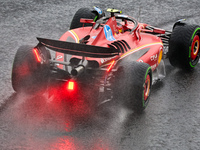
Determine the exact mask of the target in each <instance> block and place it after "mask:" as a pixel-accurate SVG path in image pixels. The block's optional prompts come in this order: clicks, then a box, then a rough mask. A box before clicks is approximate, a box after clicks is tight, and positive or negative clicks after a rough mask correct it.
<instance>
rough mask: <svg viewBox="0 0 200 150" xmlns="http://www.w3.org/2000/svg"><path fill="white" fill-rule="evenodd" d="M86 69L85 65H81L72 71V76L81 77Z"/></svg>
mask: <svg viewBox="0 0 200 150" xmlns="http://www.w3.org/2000/svg"><path fill="white" fill-rule="evenodd" d="M84 70H85V67H84V66H83V65H79V66H78V67H76V68H74V69H72V71H71V75H73V76H79V75H80V74H81V73H82V72H84Z"/></svg>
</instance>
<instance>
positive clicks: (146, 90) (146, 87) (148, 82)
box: [144, 74, 151, 101]
mask: <svg viewBox="0 0 200 150" xmlns="http://www.w3.org/2000/svg"><path fill="white" fill-rule="evenodd" d="M150 87H151V79H150V75H149V74H148V75H147V77H146V80H145V85H144V101H146V100H147V98H148V97H149V94H150Z"/></svg>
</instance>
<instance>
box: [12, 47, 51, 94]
mask: <svg viewBox="0 0 200 150" xmlns="http://www.w3.org/2000/svg"><path fill="white" fill-rule="evenodd" d="M33 50H34V47H32V46H27V45H25V46H21V47H20V48H19V49H18V50H17V53H16V55H15V59H14V62H13V68H12V87H13V89H14V90H15V91H16V92H26V93H35V92H38V91H44V90H46V88H47V84H48V79H49V70H50V69H49V58H50V55H49V52H48V51H47V50H46V49H45V48H44V47H40V49H38V48H37V50H38V54H39V57H40V59H41V62H38V61H37V57H36V56H35V54H34V51H33Z"/></svg>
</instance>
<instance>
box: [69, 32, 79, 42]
mask: <svg viewBox="0 0 200 150" xmlns="http://www.w3.org/2000/svg"><path fill="white" fill-rule="evenodd" d="M70 31H71V32H72V33H73V34H74V35H75V37H76V38H77V41H76V43H79V37H78V35H77V34H76V32H74V31H73V30H70Z"/></svg>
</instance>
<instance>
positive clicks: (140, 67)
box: [113, 62, 152, 113]
mask: <svg viewBox="0 0 200 150" xmlns="http://www.w3.org/2000/svg"><path fill="white" fill-rule="evenodd" d="M113 85H114V87H113V88H114V94H113V97H114V101H117V102H119V103H121V102H122V104H124V105H125V106H127V107H128V108H130V109H132V110H133V111H135V112H136V113H141V112H142V111H143V110H144V109H145V108H146V107H147V105H148V102H149V96H150V91H151V85H152V70H151V67H150V66H149V65H148V64H146V63H141V62H125V63H123V64H120V66H119V68H118V71H117V72H116V73H115V80H114V82H113Z"/></svg>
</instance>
